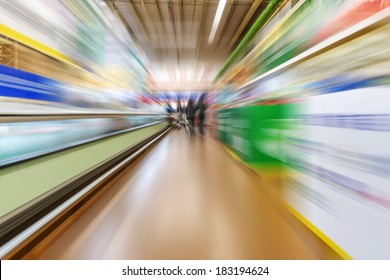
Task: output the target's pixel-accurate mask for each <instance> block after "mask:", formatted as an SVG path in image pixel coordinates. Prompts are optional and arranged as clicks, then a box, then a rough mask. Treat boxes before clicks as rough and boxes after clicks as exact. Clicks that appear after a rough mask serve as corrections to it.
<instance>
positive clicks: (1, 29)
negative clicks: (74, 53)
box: [0, 24, 78, 67]
mask: <svg viewBox="0 0 390 280" xmlns="http://www.w3.org/2000/svg"><path fill="white" fill-rule="evenodd" d="M0 34H2V35H4V36H6V37H8V38H10V39H13V40H15V41H17V42H20V43H22V44H24V45H26V46H28V47H30V48H33V49H35V50H37V51H40V52H42V53H44V54H46V55H48V56H50V57H53V58H55V59H58V60H60V61H62V62H65V63H68V64H71V65H73V66H76V67H78V66H77V64H76V63H75V62H74V61H73V60H72V59H71V58H69V57H67V56H66V55H64V54H62V53H60V52H59V51H57V50H55V49H52V48H50V47H48V46H46V45H44V44H42V43H40V42H38V41H35V40H34V39H31V38H30V37H28V36H25V35H23V34H22V33H19V32H18V31H16V30H13V29H11V28H9V27H7V26H5V25H3V24H0Z"/></svg>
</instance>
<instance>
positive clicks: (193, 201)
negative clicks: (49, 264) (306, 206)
mask: <svg viewBox="0 0 390 280" xmlns="http://www.w3.org/2000/svg"><path fill="white" fill-rule="evenodd" d="M39 258H40V259H327V258H330V255H329V249H328V248H327V247H326V246H325V245H324V244H323V243H322V242H321V241H320V240H319V239H318V238H317V237H316V236H314V235H313V234H312V233H311V232H310V231H309V230H307V229H306V228H305V227H304V226H303V225H302V224H301V223H300V222H299V221H298V220H296V219H295V218H294V217H292V216H291V215H290V214H289V213H288V212H287V211H286V210H285V209H284V208H283V207H282V206H281V205H280V204H279V203H278V199H276V198H275V197H274V196H273V193H272V192H269V191H268V190H267V186H264V185H263V183H262V181H261V179H260V177H259V176H257V175H255V174H254V173H253V172H251V171H250V170H249V169H247V168H246V167H244V166H242V165H241V164H240V163H239V162H237V161H235V160H234V159H232V158H231V157H230V156H229V155H228V154H227V153H226V151H225V150H224V148H223V147H222V145H221V144H220V143H218V142H217V141H215V140H213V139H212V138H210V137H208V138H206V139H201V138H199V137H190V136H189V135H187V134H185V132H184V130H180V131H174V132H172V133H170V134H169V135H168V136H167V137H165V138H164V139H163V140H162V141H161V142H160V143H159V144H158V145H157V146H156V147H155V148H154V149H153V150H152V151H151V152H150V153H149V154H147V155H146V156H145V157H144V158H143V159H142V160H141V161H140V162H139V163H138V164H137V165H136V166H135V167H133V168H131V169H128V170H126V171H125V172H123V174H122V175H121V177H120V178H119V179H118V180H117V181H116V183H115V184H114V185H113V186H112V188H111V189H110V190H109V191H108V192H107V193H106V194H105V195H104V196H103V197H102V198H101V199H100V200H99V201H98V202H97V203H95V204H94V205H93V206H92V207H91V208H90V209H89V210H88V211H87V212H86V213H85V214H84V215H83V216H82V217H81V218H80V219H79V220H77V222H76V223H75V224H73V225H72V226H71V227H70V228H69V229H68V230H67V231H66V232H65V233H64V234H63V235H61V236H60V237H59V238H58V239H57V240H56V241H55V242H54V243H53V244H52V245H51V246H50V247H48V248H47V250H46V251H44V252H43V253H42V255H40V256H39Z"/></svg>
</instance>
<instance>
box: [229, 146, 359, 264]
mask: <svg viewBox="0 0 390 280" xmlns="http://www.w3.org/2000/svg"><path fill="white" fill-rule="evenodd" d="M222 146H223V147H224V149H225V150H226V151H227V153H228V154H229V155H230V156H231V157H233V158H234V159H235V160H238V161H240V162H241V163H242V164H244V165H245V166H247V167H248V168H250V169H251V170H253V171H255V172H256V173H258V171H257V170H255V169H253V168H252V167H251V166H250V165H248V164H246V163H245V162H244V161H242V160H241V159H240V157H239V156H238V155H237V154H236V153H234V152H233V151H232V150H230V149H229V148H228V147H226V146H225V145H222ZM283 204H284V206H285V207H286V208H287V210H288V211H290V212H291V213H292V214H293V215H294V216H295V217H296V218H297V219H298V220H300V221H301V222H302V223H303V224H304V225H305V226H307V227H308V228H309V229H310V230H311V231H312V232H314V233H315V234H316V235H317V236H318V237H319V238H321V239H322V241H324V242H325V244H327V245H328V246H329V247H330V248H331V249H332V250H333V251H335V252H336V253H337V254H338V255H340V257H342V258H343V259H345V260H352V259H353V258H352V257H351V256H350V255H348V254H347V253H346V252H345V251H344V250H343V249H341V248H340V247H339V246H338V245H337V244H336V243H334V242H333V241H332V240H331V239H330V238H329V237H328V236H326V235H325V234H324V233H323V232H322V231H321V230H319V229H318V228H317V227H316V226H315V225H313V224H312V223H311V222H309V220H307V219H306V218H305V217H304V216H302V215H301V214H300V213H299V212H298V211H297V210H295V209H294V208H293V207H292V206H291V205H289V204H287V203H286V202H284V203H283Z"/></svg>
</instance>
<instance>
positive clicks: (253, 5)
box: [228, 0, 263, 50]
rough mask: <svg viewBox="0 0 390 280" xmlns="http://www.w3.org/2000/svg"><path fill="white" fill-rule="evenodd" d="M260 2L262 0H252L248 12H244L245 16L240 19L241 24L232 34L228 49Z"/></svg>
mask: <svg viewBox="0 0 390 280" xmlns="http://www.w3.org/2000/svg"><path fill="white" fill-rule="evenodd" d="M261 2H263V0H254V1H253V3H252V5H251V7H250V8H249V10H248V12H247V13H246V15H245V17H244V18H243V20H242V21H241V25H240V26H239V27H238V29H237V31H236V33H235V34H234V36H233V38H232V40H231V41H230V43H229V46H228V49H229V50H230V49H231V48H232V47H233V46H234V44H235V43H236V41H237V39H238V38H239V37H240V35H241V33H242V31H243V30H244V28H245V27H246V25H247V24H248V22H249V20H250V19H251V18H252V16H253V14H254V13H255V12H256V10H257V8H258V7H259V6H260V4H261Z"/></svg>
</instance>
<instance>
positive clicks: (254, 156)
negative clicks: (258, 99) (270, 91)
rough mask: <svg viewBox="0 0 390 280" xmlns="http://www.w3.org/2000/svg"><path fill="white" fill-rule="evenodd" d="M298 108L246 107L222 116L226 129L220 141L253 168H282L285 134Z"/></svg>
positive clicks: (275, 105) (276, 106)
mask: <svg viewBox="0 0 390 280" xmlns="http://www.w3.org/2000/svg"><path fill="white" fill-rule="evenodd" d="M296 108H297V105H296V104H292V103H290V104H272V105H256V106H245V107H240V108H233V109H227V110H223V111H222V112H220V114H221V115H222V116H224V117H225V118H224V123H225V126H224V129H223V131H220V132H219V139H220V141H222V142H223V143H225V144H226V145H227V146H228V147H229V148H230V149H231V150H233V151H234V152H235V153H236V154H237V155H238V156H239V157H240V158H241V159H242V160H243V161H244V162H246V163H247V164H249V165H253V166H267V167H268V166H271V167H272V166H280V165H282V161H281V160H280V159H281V158H283V153H284V151H283V141H285V136H284V133H283V131H286V129H288V127H289V120H290V119H291V116H292V114H293V113H294V111H296Z"/></svg>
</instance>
